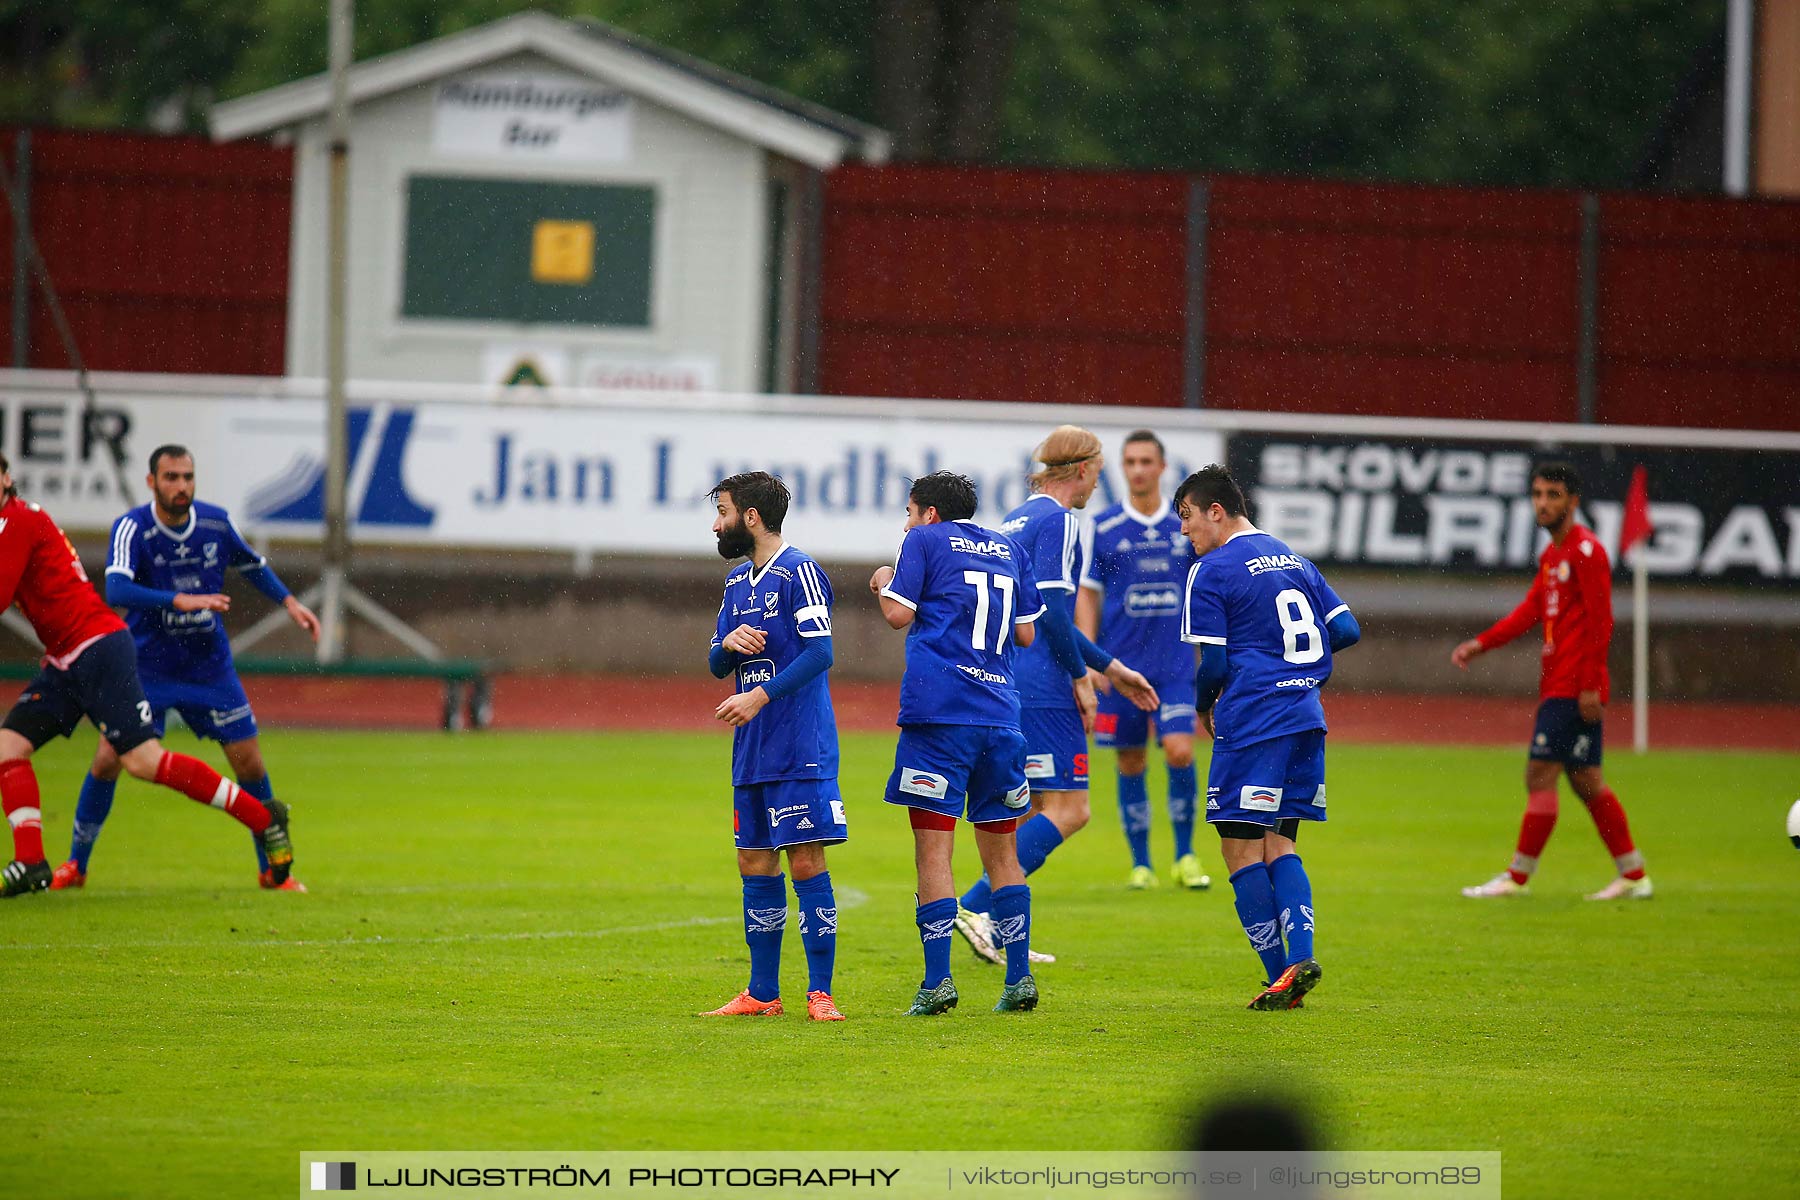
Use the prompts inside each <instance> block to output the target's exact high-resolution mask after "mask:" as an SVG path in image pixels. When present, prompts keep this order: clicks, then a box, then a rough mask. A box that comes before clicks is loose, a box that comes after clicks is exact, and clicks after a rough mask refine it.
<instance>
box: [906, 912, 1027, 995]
mask: <svg viewBox="0 0 1800 1200" xmlns="http://www.w3.org/2000/svg"><path fill="white" fill-rule="evenodd" d="M1006 890H1007V889H1005V888H1002V889H1001V891H1006ZM913 919H914V920H915V921H916V922H917V923H918V926H919V942H920V944H921V945H923V946H924V948H925V979H924V981H923V982H922V983H920V984H919V986H920V987H921V988H926V989H930V988H934V987H936V986H937V985H938V984H940V983H942V982H944V980H946V979H948V978H950V932H951V930H952V929H954V928H955V926H956V897H954V896H946V897H944V898H943V899H942V900H933V901H932V902H931V903H930V904H921V905H919V911H918V913H917V915H916V916H915V917H914V918H913Z"/></svg>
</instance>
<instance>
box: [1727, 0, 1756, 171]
mask: <svg viewBox="0 0 1800 1200" xmlns="http://www.w3.org/2000/svg"><path fill="white" fill-rule="evenodd" d="M1755 11H1756V0H1728V3H1727V4H1726V6H1725V153H1724V158H1725V180H1724V182H1725V192H1726V194H1727V195H1731V196H1742V195H1746V194H1748V192H1749V191H1750V80H1751V76H1752V74H1753V71H1752V67H1751V62H1750V59H1751V55H1753V54H1754V53H1755V22H1756V16H1755Z"/></svg>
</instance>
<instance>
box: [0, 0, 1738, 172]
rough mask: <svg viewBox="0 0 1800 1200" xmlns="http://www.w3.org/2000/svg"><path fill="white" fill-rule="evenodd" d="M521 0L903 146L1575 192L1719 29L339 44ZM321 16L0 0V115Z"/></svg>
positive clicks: (205, 6)
mask: <svg viewBox="0 0 1800 1200" xmlns="http://www.w3.org/2000/svg"><path fill="white" fill-rule="evenodd" d="M524 7H538V8H542V9H544V10H546V11H550V12H554V13H557V14H559V15H563V16H578V15H585V16H593V17H598V18H600V19H602V20H605V21H609V22H611V23H613V24H616V25H619V26H621V27H623V28H626V29H630V30H632V31H634V32H636V33H639V34H642V35H644V36H646V37H649V38H652V39H654V40H656V41H659V42H663V43H665V44H667V45H670V46H673V47H676V48H678V49H681V50H685V51H687V52H688V53H691V54H695V55H698V56H700V57H703V58H706V59H708V60H710V61H713V62H716V63H718V64H719V65H721V66H724V67H727V68H730V69H732V70H735V71H738V72H740V73H743V74H745V75H749V76H751V77H753V78H756V79H760V80H762V81H764V82H766V83H769V84H772V85H774V86H776V87H780V88H783V89H786V90H788V91H791V92H794V93H795V94H798V95H801V96H805V97H807V98H809V99H812V100H815V101H818V102H819V103H822V104H825V105H828V106H830V107H832V108H836V109H839V110H841V111H844V112H847V113H850V114H851V115H854V116H858V117H861V118H863V119H865V120H871V121H877V122H879V123H883V124H886V125H888V126H889V127H890V128H893V129H894V130H895V131H896V132H897V133H900V134H902V135H903V136H902V137H901V138H900V139H899V141H900V145H901V147H902V149H903V150H905V151H908V152H910V153H912V154H915V155H917V156H920V157H956V158H975V159H984V158H985V159H990V160H995V161H1010V162H1034V163H1046V164H1065V165H1089V166H1130V167H1170V168H1181V169H1195V170H1213V171H1253V172H1290V173H1302V174H1323V175H1335V176H1344V177H1354V178H1365V179H1394V180H1415V181H1422V182H1481V183H1503V184H1576V185H1587V186H1616V185H1620V184H1623V183H1624V182H1625V181H1626V180H1627V179H1628V178H1629V177H1630V174H1631V171H1632V168H1633V167H1634V166H1635V164H1636V163H1637V161H1638V159H1639V157H1640V155H1641V154H1642V152H1643V149H1644V146H1645V144H1646V142H1647V140H1648V138H1649V136H1650V134H1651V132H1652V130H1653V129H1654V128H1655V126H1656V124H1657V122H1658V120H1659V118H1660V117H1661V115H1662V114H1663V112H1664V111H1665V110H1666V109H1667V108H1668V106H1669V104H1670V101H1671V98H1672V96H1673V94H1674V91H1675V88H1676V86H1677V84H1678V82H1679V80H1680V79H1681V78H1682V77H1683V76H1684V74H1686V73H1687V71H1688V70H1689V69H1690V67H1691V65H1692V64H1693V63H1694V61H1695V60H1696V58H1697V56H1698V55H1699V54H1700V53H1701V51H1702V50H1703V49H1704V48H1705V47H1706V46H1707V45H1708V44H1709V42H1711V41H1712V40H1714V39H1716V38H1717V37H1718V35H1719V31H1720V29H1722V27H1723V23H1724V0H1481V2H1478V3H1472V4H1444V3H1441V0H1337V2H1336V3H1332V4H1304V5H1276V4H1267V3H1263V2H1261V0H1032V2H1031V3H1023V4H1021V3H1018V2H1017V0H757V2H754V3H753V2H749V0H716V2H715V3H710V4H705V5H687V4H670V3H667V0H541V2H539V3H537V4H535V5H526V4H523V3H520V2H519V0H359V2H358V5H357V8H358V12H357V36H356V47H357V55H358V57H359V58H362V57H368V56H371V55H375V54H381V53H386V52H389V51H393V50H398V49H401V48H404V47H406V46H409V45H412V44H414V43H416V42H419V41H423V40H425V39H428V38H431V37H437V36H441V35H443V34H446V33H451V32H455V31H457V30H460V29H465V28H468V27H470V26H474V25H479V24H483V23H485V22H487V21H491V20H494V19H496V18H498V17H501V16H505V15H507V14H508V13H511V12H516V11H519V10H520V9H521V8H524ZM975 10H986V12H987V15H988V18H989V21H988V22H987V23H985V24H984V23H982V22H978V21H970V20H968V19H967V18H966V17H964V16H959V15H958V14H966V13H968V12H973V11H975ZM896 16H898V17H899V18H901V19H900V20H898V21H897V20H896ZM920 19H924V20H927V21H930V20H941V21H942V22H947V28H949V30H950V33H951V34H952V36H944V37H936V38H935V40H933V39H932V38H926V39H924V40H923V41H921V40H920V39H919V38H918V37H917V36H914V35H916V34H917V33H918V28H917V27H916V24H915V26H908V25H907V21H908V20H913V21H915V22H916V21H917V20H920ZM325 20H326V4H325V3H324V2H323V0H55V2H52V0H0V120H3V121H13V122H36V123H58V124H70V125H100V126H106V125H113V126H137V127H142V126H146V125H151V124H155V125H158V126H159V127H185V128H190V129H201V128H203V127H204V114H205V110H206V107H207V105H208V104H209V103H210V102H211V101H212V99H213V98H215V97H228V96H234V95H241V94H244V93H248V92H252V91H257V90H260V89H262V88H265V87H271V86H274V85H275V84H278V83H283V82H286V81H288V80H291V79H296V78H299V77H301V76H304V75H309V74H312V73H314V72H317V71H320V70H323V69H324V66H325ZM996 22H997V23H996ZM909 29H910V31H911V32H910V34H909V32H908V31H909ZM959 31H960V35H959ZM909 38H910V40H909ZM909 105H911V106H914V107H911V108H909V107H908V106H909ZM959 105H965V106H966V108H965V109H961V110H959V108H958V106H959ZM984 105H985V106H986V107H985V109H984V108H983V106H984ZM921 106H923V107H921Z"/></svg>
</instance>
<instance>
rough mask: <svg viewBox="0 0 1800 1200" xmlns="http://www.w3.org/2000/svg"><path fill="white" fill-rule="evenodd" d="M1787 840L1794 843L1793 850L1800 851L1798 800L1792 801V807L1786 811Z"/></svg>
mask: <svg viewBox="0 0 1800 1200" xmlns="http://www.w3.org/2000/svg"><path fill="white" fill-rule="evenodd" d="M1788 840H1789V841H1790V842H1792V843H1794V849H1796V850H1800V800H1796V801H1794V807H1792V808H1790V809H1788Z"/></svg>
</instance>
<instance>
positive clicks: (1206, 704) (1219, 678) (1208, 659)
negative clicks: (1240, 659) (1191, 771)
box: [1194, 642, 1231, 736]
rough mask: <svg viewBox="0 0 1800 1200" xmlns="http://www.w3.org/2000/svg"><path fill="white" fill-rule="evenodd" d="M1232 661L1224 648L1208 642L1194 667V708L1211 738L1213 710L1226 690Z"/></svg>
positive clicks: (1203, 646) (1201, 649)
mask: <svg viewBox="0 0 1800 1200" xmlns="http://www.w3.org/2000/svg"><path fill="white" fill-rule="evenodd" d="M1230 669H1231V660H1230V658H1229V657H1228V656H1227V654H1226V650H1225V647H1224V646H1219V645H1214V644H1213V643H1211V642H1207V643H1204V644H1202V645H1201V647H1200V662H1199V663H1198V664H1197V665H1196V666H1195V667H1194V708H1195V709H1196V710H1198V712H1199V713H1200V717H1201V719H1202V721H1203V722H1204V723H1205V725H1206V732H1207V734H1208V735H1209V736H1210V735H1211V734H1212V732H1213V720H1212V710H1213V705H1214V704H1216V703H1218V699H1219V693H1220V692H1222V691H1224V690H1225V678H1226V676H1227V675H1228V674H1230Z"/></svg>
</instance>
